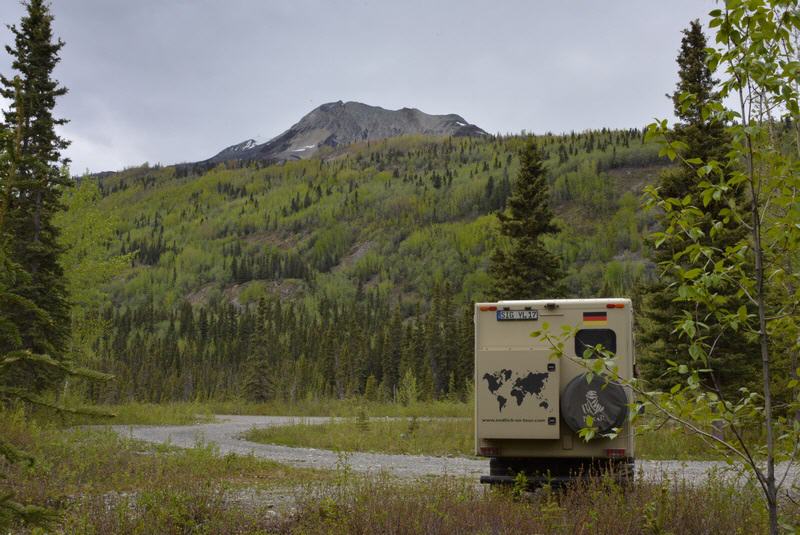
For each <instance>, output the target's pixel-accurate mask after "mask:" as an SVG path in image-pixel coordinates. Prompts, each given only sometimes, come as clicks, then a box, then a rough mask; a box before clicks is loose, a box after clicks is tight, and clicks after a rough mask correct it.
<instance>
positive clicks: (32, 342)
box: [0, 0, 69, 357]
mask: <svg viewBox="0 0 800 535" xmlns="http://www.w3.org/2000/svg"><path fill="white" fill-rule="evenodd" d="M24 6H25V8H26V14H25V16H24V17H23V18H22V20H21V21H20V25H19V27H17V26H14V25H12V26H9V29H10V30H11V32H12V34H13V35H14V44H13V46H11V45H9V46H6V50H7V52H8V53H9V54H10V55H11V58H12V63H11V66H12V69H13V70H14V71H15V72H16V74H15V76H13V77H10V78H9V77H6V76H0V84H1V85H2V89H0V94H1V95H2V96H4V97H5V98H6V99H8V100H9V101H10V106H9V109H8V110H7V111H6V112H5V113H4V121H5V126H6V128H7V130H9V131H11V132H13V133H14V136H15V143H14V145H15V150H14V151H12V152H11V153H10V155H9V156H10V159H11V161H10V162H9V163H10V165H8V166H7V167H6V169H4V170H3V171H4V175H3V176H2V177H0V180H2V181H3V183H4V184H3V190H4V195H5V206H4V211H5V213H4V221H3V225H4V227H5V230H6V233H7V236H9V241H10V243H9V250H10V254H11V257H12V258H13V260H14V261H15V262H17V263H18V264H19V265H20V266H21V267H22V269H24V270H25V271H26V272H27V273H28V274H29V275H30V281H29V283H28V284H26V285H25V287H23V288H20V289H19V293H20V295H22V296H24V297H25V298H27V299H30V300H31V301H32V302H33V303H35V304H36V305H37V306H38V307H39V308H40V309H41V310H43V311H44V312H45V313H46V314H47V315H48V316H49V319H50V325H49V328H48V329H47V331H46V332H44V333H41V336H37V337H26V338H25V339H24V340H23V342H24V345H25V346H26V347H29V348H30V349H32V350H33V351H35V352H40V353H47V354H50V355H52V356H54V357H58V356H59V355H60V354H61V353H62V351H63V349H64V346H65V343H66V338H67V333H68V326H69V321H68V319H69V306H68V303H67V298H66V289H65V280H64V274H63V271H62V268H61V267H60V265H59V263H58V254H59V246H58V243H57V234H58V231H57V229H56V227H55V226H54V224H53V222H52V218H53V215H54V213H55V212H57V211H58V210H59V209H60V208H61V204H60V197H61V192H62V190H63V188H64V187H66V186H67V185H68V184H69V177H68V176H67V174H66V173H65V172H64V171H63V170H62V166H63V165H65V164H66V163H68V161H67V160H66V159H64V158H63V157H62V155H61V151H62V150H64V149H65V148H66V147H67V145H68V142H67V141H66V140H64V139H63V138H61V137H59V136H58V135H57V134H56V132H55V127H56V126H58V125H62V124H64V123H65V122H66V121H65V120H64V119H56V118H54V116H53V109H54V107H55V104H56V98H57V97H60V96H62V95H64V94H65V93H66V91H67V90H66V89H65V88H64V87H61V86H60V85H59V83H58V81H56V80H54V79H53V77H52V74H53V69H54V68H55V66H56V64H57V63H58V61H59V51H60V50H61V47H63V46H64V43H63V42H62V41H61V40H60V39H54V38H53V32H52V27H51V23H52V19H53V17H52V15H51V14H50V9H49V6H48V5H47V4H46V3H45V2H44V0H29V1H27V2H26V3H24Z"/></svg>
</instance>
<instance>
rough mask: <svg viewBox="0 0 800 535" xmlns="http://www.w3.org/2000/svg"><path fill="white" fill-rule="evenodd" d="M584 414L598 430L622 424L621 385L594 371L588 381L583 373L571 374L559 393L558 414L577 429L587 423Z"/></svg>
mask: <svg viewBox="0 0 800 535" xmlns="http://www.w3.org/2000/svg"><path fill="white" fill-rule="evenodd" d="M587 416H591V417H592V419H593V420H592V426H593V427H596V428H597V432H598V433H608V432H609V431H611V430H612V429H613V428H614V427H622V425H623V424H624V423H625V419H626V418H627V417H628V396H626V395H625V389H624V388H622V386H620V385H618V384H616V383H611V382H606V380H605V379H604V378H603V377H599V376H597V375H595V376H594V377H592V380H591V382H588V383H587V382H586V376H585V375H579V376H577V377H575V378H574V379H573V380H572V381H570V382H569V384H567V387H566V388H565V389H564V393H563V394H562V395H561V418H563V420H564V422H566V424H567V425H568V426H569V428H570V429H572V430H573V431H575V432H576V433H577V432H578V431H580V430H581V429H583V428H585V427H587V422H586V417H587Z"/></svg>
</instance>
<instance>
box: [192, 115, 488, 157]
mask: <svg viewBox="0 0 800 535" xmlns="http://www.w3.org/2000/svg"><path fill="white" fill-rule="evenodd" d="M409 134H421V135H430V136H485V135H488V134H487V133H486V132H484V131H483V130H482V129H481V128H479V127H477V126H475V125H474V124H470V123H468V122H467V121H466V120H465V119H464V118H463V117H461V116H460V115H456V114H448V115H430V114H427V113H424V112H422V111H420V110H418V109H416V108H401V109H399V110H387V109H384V108H381V107H378V106H370V105H368V104H363V103H361V102H343V101H341V100H339V101H336V102H328V103H326V104H322V105H321V106H319V107H317V108H315V109H314V110H312V111H311V112H309V113H308V114H306V115H305V116H304V117H303V118H301V119H300V121H298V122H297V123H296V124H295V125H293V126H292V127H291V128H289V129H288V130H286V131H285V132H283V133H282V134H280V135H278V136H276V137H274V138H272V139H271V140H269V141H267V142H266V143H261V144H259V143H256V141H255V140H252V139H248V140H246V141H243V142H241V143H237V144H236V145H231V146H230V147H227V148H226V149H224V150H222V151H221V152H219V153H218V154H217V155H215V156H213V157H212V158H210V159H209V160H207V161H206V162H207V163H218V162H223V161H228V160H267V161H286V160H299V159H305V158H309V157H311V156H312V155H313V154H314V153H315V152H316V151H317V150H318V149H319V148H320V147H324V146H329V147H338V146H343V145H349V144H351V143H355V142H358V141H374V140H378V139H385V138H389V137H395V136H402V135H409Z"/></svg>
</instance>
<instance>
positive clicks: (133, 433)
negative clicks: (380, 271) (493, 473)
mask: <svg viewBox="0 0 800 535" xmlns="http://www.w3.org/2000/svg"><path fill="white" fill-rule="evenodd" d="M330 420H331V419H330V418H327V417H294V416H233V415H219V416H217V417H216V421H215V422H214V423H204V424H196V425H180V426H177V425H176V426H169V425H158V426H144V425H131V426H127V425H116V426H111V428H112V429H113V430H114V431H116V432H117V433H119V434H121V435H124V436H129V437H132V438H135V439H138V440H143V441H146V442H153V443H170V444H172V445H174V446H179V447H184V448H188V447H192V446H195V445H196V444H197V443H198V442H201V441H202V442H206V443H214V444H216V445H218V446H219V449H220V452H221V453H223V454H224V453H238V454H253V455H255V456H257V457H263V458H265V459H270V460H272V461H277V462H280V463H285V464H288V465H291V466H297V467H305V468H319V469H333V468H336V467H337V466H338V465H341V464H342V462H343V460H344V459H343V457H342V455H341V454H339V453H337V452H334V451H330V450H319V449H314V448H294V447H288V446H276V445H271V444H259V443H256V442H250V441H247V440H244V439H242V438H240V436H241V435H242V434H243V433H245V432H246V431H248V430H250V429H251V428H253V427H274V426H281V425H292V424H297V423H310V424H315V423H316V424H321V423H325V422H329V421H330ZM346 462H347V464H349V466H350V468H351V469H352V470H354V471H356V472H361V473H373V474H377V473H379V472H389V473H391V474H393V475H396V476H399V477H410V478H414V477H423V476H437V475H450V476H467V477H475V478H477V477H478V476H480V475H482V474H488V473H489V462H488V460H484V459H468V458H464V457H429V456H424V455H389V454H382V453H361V452H358V453H349V454H347V456H346ZM725 468H726V464H725V463H723V462H714V461H637V472H641V473H642V474H643V475H644V477H645V478H648V479H654V480H657V479H661V478H663V477H665V476H667V477H670V478H685V479H686V480H688V481H697V482H700V481H702V480H704V479H705V478H707V477H708V475H709V473H710V472H711V471H713V470H724V469H725ZM779 473H781V474H782V472H779ZM796 478H797V470H796V469H793V470H792V473H791V474H790V477H789V479H790V480H796Z"/></svg>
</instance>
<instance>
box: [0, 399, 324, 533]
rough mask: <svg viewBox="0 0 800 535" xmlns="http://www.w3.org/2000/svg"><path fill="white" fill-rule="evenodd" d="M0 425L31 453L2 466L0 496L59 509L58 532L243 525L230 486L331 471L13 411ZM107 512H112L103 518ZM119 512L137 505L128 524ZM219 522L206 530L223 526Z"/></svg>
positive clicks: (312, 477) (292, 482)
mask: <svg viewBox="0 0 800 535" xmlns="http://www.w3.org/2000/svg"><path fill="white" fill-rule="evenodd" d="M0 429H2V436H3V438H4V439H6V440H8V441H10V442H11V443H12V444H14V445H15V446H16V447H17V448H20V449H22V450H24V451H26V452H27V453H29V454H30V455H31V456H32V457H33V459H34V462H33V463H32V464H28V463H26V462H18V463H16V464H13V465H5V466H3V470H2V474H3V476H4V478H0V495H5V494H6V493H13V495H14V497H15V499H16V500H17V501H19V502H21V503H23V504H40V505H47V506H48V507H50V508H52V509H55V510H57V511H59V512H60V513H61V519H62V522H63V526H62V527H63V532H64V533H193V532H195V531H194V530H193V529H190V527H191V522H193V521H194V520H197V519H203V518H206V519H208V518H212V517H213V518H215V519H216V520H220V519H228V521H230V522H233V524H230V525H240V524H239V523H237V521H236V518H237V517H238V516H241V518H242V519H243V520H242V523H241V525H251V524H249V522H250V521H249V520H247V519H248V518H249V516H248V515H250V514H251V513H252V512H253V511H244V510H242V508H241V507H238V506H237V505H236V504H233V505H231V504H230V503H228V502H229V500H228V499H227V498H226V496H227V495H228V494H229V493H230V492H234V491H236V490H237V489H275V488H289V489H290V490H289V492H293V491H294V489H295V488H296V487H297V486H299V485H305V484H308V483H309V482H322V481H325V480H326V479H330V477H331V474H330V472H326V471H319V470H311V469H301V468H292V467H289V466H286V465H282V464H279V463H275V462H270V461H266V460H262V459H259V458H257V457H255V456H252V455H230V454H226V455H221V454H220V452H219V450H218V448H216V447H215V446H213V445H210V444H198V445H197V446H196V447H194V448H188V449H181V448H175V447H171V446H160V445H151V444H146V443H143V442H139V441H135V440H131V439H126V438H124V437H121V436H119V435H117V434H115V433H113V432H112V431H110V430H105V429H102V428H100V429H96V428H73V429H64V428H63V427H61V425H60V423H57V422H53V421H51V422H46V421H43V420H42V419H39V420H38V421H32V420H30V419H27V418H26V417H25V415H24V414H23V412H22V411H21V410H19V411H11V410H2V409H0ZM109 511H114V512H115V514H116V515H118V516H119V518H116V519H115V518H109V517H107V514H108V513H109ZM126 511H137V512H136V513H135V514H134V517H135V518H136V522H135V523H134V524H135V525H134V524H130V523H128V520H130V519H126V518H125V515H126V514H127V513H126ZM262 513H263V511H262ZM98 515H99V516H98ZM237 515H238V516H237ZM184 517H186V518H184ZM181 518H183V520H181ZM187 518H188V520H187ZM192 519H194V520H192ZM256 524H258V522H256V523H255V524H252V525H256ZM137 525H138V526H139V527H138V528H137V527H136V526H137ZM176 525H180V526H183V527H182V528H181V529H177V528H174V526H176ZM215 525H216V524H215ZM224 525H225V524H224V523H220V524H219V526H221V527H220V529H219V530H218V531H214V530H211V531H208V532H217V533H223V532H225V531H224V529H223V528H224ZM259 525H260V524H259ZM187 526H189V527H187ZM12 532H13V531H12ZM202 532H205V531H202ZM231 532H232V533H236V531H231ZM245 532H247V533H250V531H242V533H245Z"/></svg>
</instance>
